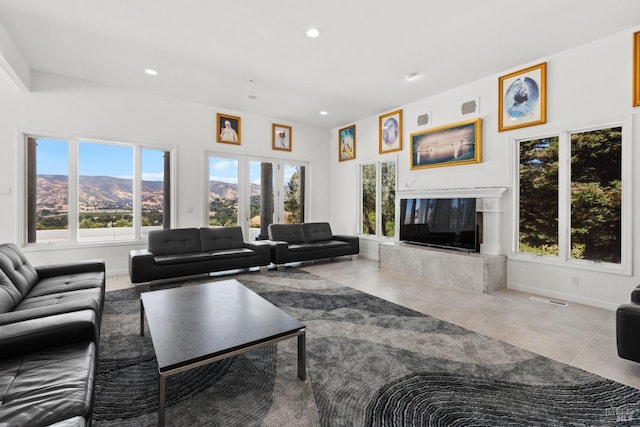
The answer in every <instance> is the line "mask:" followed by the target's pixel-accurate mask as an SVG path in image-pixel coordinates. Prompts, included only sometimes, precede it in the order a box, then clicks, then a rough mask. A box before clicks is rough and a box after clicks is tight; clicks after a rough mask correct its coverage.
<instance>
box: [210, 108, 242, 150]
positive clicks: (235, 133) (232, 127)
mask: <svg viewBox="0 0 640 427" xmlns="http://www.w3.org/2000/svg"><path fill="white" fill-rule="evenodd" d="M240 121H241V119H240V117H236V116H230V115H228V114H220V113H217V114H216V141H218V142H223V143H225V144H237V145H240Z"/></svg>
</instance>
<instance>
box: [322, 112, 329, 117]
mask: <svg viewBox="0 0 640 427" xmlns="http://www.w3.org/2000/svg"><path fill="white" fill-rule="evenodd" d="M327 114H329V113H327V112H326V111H320V115H321V116H326V115H327Z"/></svg>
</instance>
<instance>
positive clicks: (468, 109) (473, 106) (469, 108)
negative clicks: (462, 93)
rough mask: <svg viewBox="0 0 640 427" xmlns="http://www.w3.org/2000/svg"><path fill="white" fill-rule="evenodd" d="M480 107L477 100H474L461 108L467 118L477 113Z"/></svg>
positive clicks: (465, 103)
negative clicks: (468, 115)
mask: <svg viewBox="0 0 640 427" xmlns="http://www.w3.org/2000/svg"><path fill="white" fill-rule="evenodd" d="M478 107H479V105H478V101H477V100H475V99H472V100H471V101H466V102H463V103H462V105H461V106H460V112H461V113H462V115H463V116H465V115H467V114H471V113H475V112H477V110H478Z"/></svg>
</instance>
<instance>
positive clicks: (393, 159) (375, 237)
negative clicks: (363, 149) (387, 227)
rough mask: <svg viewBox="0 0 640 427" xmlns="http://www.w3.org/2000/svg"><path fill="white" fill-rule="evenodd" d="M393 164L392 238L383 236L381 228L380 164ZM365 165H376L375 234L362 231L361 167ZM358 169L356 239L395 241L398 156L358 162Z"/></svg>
mask: <svg viewBox="0 0 640 427" xmlns="http://www.w3.org/2000/svg"><path fill="white" fill-rule="evenodd" d="M388 162H394V163H395V165H396V170H395V175H396V176H395V183H396V188H395V198H396V203H395V205H396V206H395V207H394V223H395V233H394V236H383V235H382V231H381V227H382V205H381V199H382V185H380V184H381V181H382V163H388ZM366 165H376V233H375V234H364V232H363V229H362V210H363V203H362V167H363V166H366ZM357 168H358V228H357V230H358V237H360V238H361V239H365V240H374V241H391V240H396V236H397V234H398V209H397V205H398V203H397V197H398V156H396V155H390V156H385V157H381V158H380V159H376V160H370V161H360V162H358V164H357Z"/></svg>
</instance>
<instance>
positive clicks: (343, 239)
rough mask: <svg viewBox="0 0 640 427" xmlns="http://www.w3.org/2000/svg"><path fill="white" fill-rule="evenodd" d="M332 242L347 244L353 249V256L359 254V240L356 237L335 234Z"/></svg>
mask: <svg viewBox="0 0 640 427" xmlns="http://www.w3.org/2000/svg"><path fill="white" fill-rule="evenodd" d="M333 239H334V240H340V241H341V242H347V243H349V244H350V245H351V247H352V248H353V251H354V254H358V253H360V238H359V237H358V236H347V235H343V234H336V235H334V236H333Z"/></svg>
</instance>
